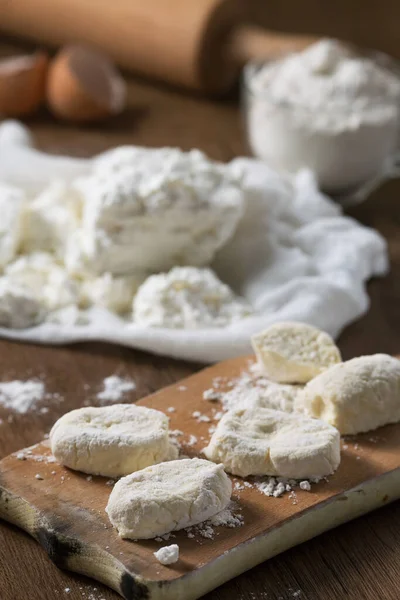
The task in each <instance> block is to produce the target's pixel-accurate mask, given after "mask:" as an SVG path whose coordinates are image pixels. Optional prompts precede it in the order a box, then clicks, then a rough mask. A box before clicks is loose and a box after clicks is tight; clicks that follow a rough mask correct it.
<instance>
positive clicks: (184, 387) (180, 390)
mask: <svg viewBox="0 0 400 600" xmlns="http://www.w3.org/2000/svg"><path fill="white" fill-rule="evenodd" d="M185 390H187V387H186V385H180V386H178V391H179V392H184V391H185Z"/></svg>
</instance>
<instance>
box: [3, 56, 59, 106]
mask: <svg viewBox="0 0 400 600" xmlns="http://www.w3.org/2000/svg"><path fill="white" fill-rule="evenodd" d="M48 62H49V61H48V57H47V54H45V53H44V52H36V53H35V54H32V55H24V56H13V57H11V58H6V59H4V60H2V61H0V115H1V116H4V117H22V116H26V115H30V114H32V113H34V112H35V111H36V110H37V109H38V108H39V106H40V105H41V103H42V102H43V100H44V96H45V88H46V74H47V68H48Z"/></svg>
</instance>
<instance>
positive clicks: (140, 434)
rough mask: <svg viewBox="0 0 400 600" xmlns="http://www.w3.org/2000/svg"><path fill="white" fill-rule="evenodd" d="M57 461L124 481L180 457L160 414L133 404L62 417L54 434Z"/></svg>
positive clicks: (116, 405)
mask: <svg viewBox="0 0 400 600" xmlns="http://www.w3.org/2000/svg"><path fill="white" fill-rule="evenodd" d="M50 442H51V449H52V452H53V454H54V456H55V457H56V459H57V460H58V461H59V462H60V463H61V464H63V465H65V466H67V467H69V468H70V469H75V470H77V471H83V472H84V473H89V474H91V475H104V476H105V477H120V476H122V475H127V474H128V473H132V472H133V471H138V470H140V469H143V468H144V467H148V466H149V465H154V464H156V463H159V462H162V461H164V460H170V459H175V458H177V455H178V451H177V449H176V448H175V446H172V445H171V444H170V441H169V436H168V418H167V417H166V416H165V415H164V414H163V413H162V412H160V411H158V410H153V409H151V408H146V407H144V406H135V405H130V404H114V405H113V406H105V407H100V408H96V407H93V406H90V407H86V408H78V409H77V410H73V411H71V412H69V413H67V414H65V415H63V416H62V417H61V418H60V419H58V421H57V422H56V423H55V424H54V426H53V428H52V430H51V432H50Z"/></svg>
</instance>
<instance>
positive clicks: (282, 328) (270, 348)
mask: <svg viewBox="0 0 400 600" xmlns="http://www.w3.org/2000/svg"><path fill="white" fill-rule="evenodd" d="M251 342H252V344H253V348H254V352H255V353H256V356H257V359H258V362H259V365H260V367H261V368H262V370H263V371H264V373H265V374H266V375H267V377H269V378H270V379H272V380H273V381H277V382H279V383H307V382H308V381H310V379H312V378H313V377H316V376H317V375H319V373H322V371H324V370H325V369H327V368H328V367H331V366H332V365H334V364H336V363H338V362H340V361H341V360H342V359H341V356H340V352H339V349H338V348H337V346H336V345H335V342H334V341H333V340H332V338H331V337H330V336H329V335H328V334H327V333H324V332H323V331H321V330H320V329H317V328H316V327H312V326H311V325H306V324H305V323H295V322H293V323H290V322H287V323H286V322H284V323H276V324H275V325H271V327H268V329H266V330H265V331H262V332H261V333H258V334H256V335H254V336H253V337H252V339H251Z"/></svg>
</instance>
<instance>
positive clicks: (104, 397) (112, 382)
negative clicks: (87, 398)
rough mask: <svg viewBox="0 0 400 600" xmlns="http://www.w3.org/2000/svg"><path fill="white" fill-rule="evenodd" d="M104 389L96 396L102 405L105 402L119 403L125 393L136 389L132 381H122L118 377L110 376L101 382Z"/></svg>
mask: <svg viewBox="0 0 400 600" xmlns="http://www.w3.org/2000/svg"><path fill="white" fill-rule="evenodd" d="M103 386H104V389H103V390H102V391H101V392H99V393H98V394H97V399H98V400H101V402H102V403H107V402H118V401H120V400H121V399H122V398H123V397H124V395H125V394H126V393H127V392H131V391H133V390H135V389H136V384H135V382H134V381H132V380H129V379H123V378H122V377H119V376H118V375H110V376H109V377H106V378H105V379H104V381H103Z"/></svg>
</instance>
